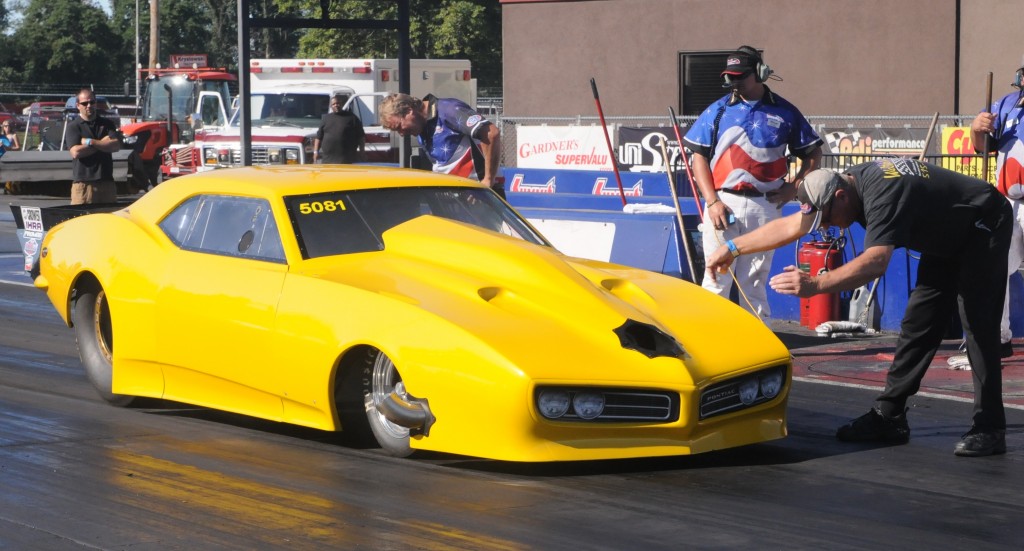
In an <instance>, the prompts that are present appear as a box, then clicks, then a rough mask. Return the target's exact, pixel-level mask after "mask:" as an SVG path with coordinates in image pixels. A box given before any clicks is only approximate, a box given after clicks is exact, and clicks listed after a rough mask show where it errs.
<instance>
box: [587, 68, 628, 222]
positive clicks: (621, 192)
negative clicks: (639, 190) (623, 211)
mask: <svg viewBox="0 0 1024 551" xmlns="http://www.w3.org/2000/svg"><path fill="white" fill-rule="evenodd" d="M590 88H591V89H592V90H593V91H594V103H596V104H597V116H598V117H600V118H601V129H602V130H604V142H605V143H606V144H608V156H609V157H611V160H612V169H613V170H614V171H615V183H617V184H619V197H620V198H622V206H626V191H625V190H624V189H622V177H621V176H619V161H618V160H617V159H616V158H615V150H613V149H612V139H611V137H610V136H609V135H608V125H607V124H605V122H604V110H603V109H601V97H600V96H599V95H598V94H597V81H595V80H594V79H590Z"/></svg>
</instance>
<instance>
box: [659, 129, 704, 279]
mask: <svg viewBox="0 0 1024 551" xmlns="http://www.w3.org/2000/svg"><path fill="white" fill-rule="evenodd" d="M667 141H668V140H667V139H665V138H664V137H662V138H661V156H662V157H663V158H664V159H665V175H666V176H667V177H668V192H669V193H670V194H671V195H672V203H673V204H674V205H675V207H676V221H678V222H679V237H680V239H682V240H683V249H685V250H686V265H687V266H688V267H689V268H690V281H692V282H694V283H697V274H696V273H695V271H696V269H695V268H694V265H693V250H692V249H691V247H690V240H689V239H687V238H686V226H685V225H683V209H682V208H681V207H680V206H679V196H678V195H676V177H675V175H674V174H673V173H672V159H671V158H669V156H668V148H667V147H665V142H667Z"/></svg>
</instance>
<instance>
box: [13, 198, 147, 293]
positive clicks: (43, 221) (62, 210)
mask: <svg viewBox="0 0 1024 551" xmlns="http://www.w3.org/2000/svg"><path fill="white" fill-rule="evenodd" d="M130 204H131V201H125V202H116V203H94V204H88V205H63V206H60V207H29V206H22V205H11V212H12V213H13V214H14V223H15V225H16V226H17V228H18V230H17V234H18V241H19V242H20V243H21V252H22V253H24V254H25V272H26V273H27V274H28V275H29V276H30V277H32V279H35V278H36V276H38V275H39V253H40V247H41V245H42V243H43V236H44V235H46V232H47V231H49V230H50V228H52V227H54V226H56V225H57V224H60V223H61V222H66V221H68V220H71V219H72V218H78V217H79V216H84V215H86V214H95V213H100V212H114V211H118V210H121V209H123V208H125V207H127V206H128V205H130Z"/></svg>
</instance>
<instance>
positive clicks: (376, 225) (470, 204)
mask: <svg viewBox="0 0 1024 551" xmlns="http://www.w3.org/2000/svg"><path fill="white" fill-rule="evenodd" d="M285 205H286V206H287V208H288V214H289V217H290V218H291V221H292V224H293V225H294V227H295V235H296V237H297V238H298V241H299V247H300V248H301V249H302V255H303V257H304V258H317V257H321V256H332V255H340V254H351V253H359V252H369V251H380V250H384V239H383V237H382V235H383V234H384V232H386V231H387V230H389V229H391V228H393V227H395V226H397V225H399V224H401V223H403V222H406V221H408V220H412V219H413V218H416V217H418V216H422V215H425V214H429V215H433V216H439V217H441V218H447V219H450V220H457V221H459V222H465V223H467V224H472V225H474V226H478V227H481V228H484V229H487V230H491V231H495V232H499V233H502V234H504V235H510V236H513V237H518V238H519V239H523V240H525V241H529V242H530V243H536V244H540V245H546V244H547V243H546V242H545V241H544V238H543V237H541V236H540V235H539V234H537V233H536V232H535V231H533V230H532V229H531V228H530V227H529V226H528V225H527V224H526V223H525V222H524V221H523V220H522V219H521V218H520V217H519V216H518V215H517V214H516V212H515V211H513V210H512V208H511V207H509V206H508V205H507V204H505V203H504V202H502V201H501V199H499V198H498V197H497V196H496V195H495V194H494V193H493V192H491V191H490V190H486V189H480V188H462V187H408V188H388V189H367V190H358V191H337V192H330V193H319V194H313V195H293V196H289V197H286V198H285Z"/></svg>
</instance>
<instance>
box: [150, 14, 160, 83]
mask: <svg viewBox="0 0 1024 551" xmlns="http://www.w3.org/2000/svg"><path fill="white" fill-rule="evenodd" d="M159 4H160V0H149V69H150V70H151V71H152V70H153V69H155V68H156V64H157V63H158V62H159V61H160V6H159ZM150 74H152V73H150Z"/></svg>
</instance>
